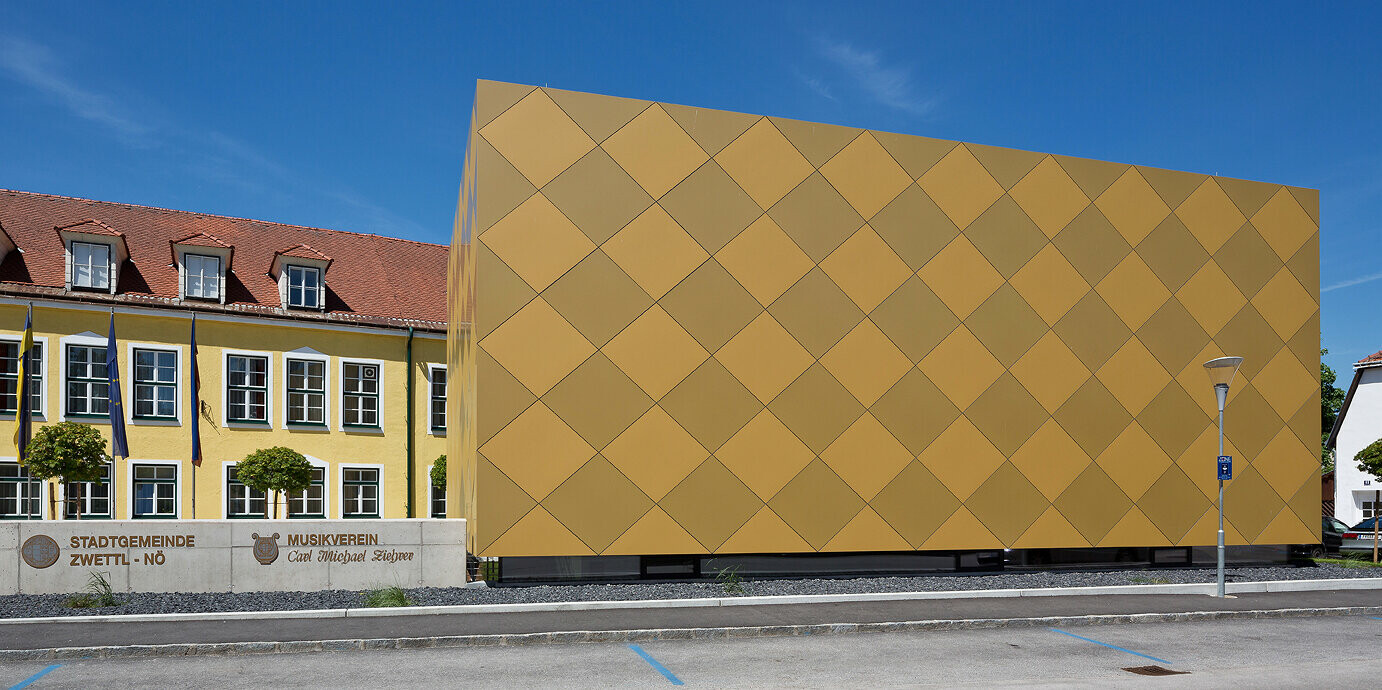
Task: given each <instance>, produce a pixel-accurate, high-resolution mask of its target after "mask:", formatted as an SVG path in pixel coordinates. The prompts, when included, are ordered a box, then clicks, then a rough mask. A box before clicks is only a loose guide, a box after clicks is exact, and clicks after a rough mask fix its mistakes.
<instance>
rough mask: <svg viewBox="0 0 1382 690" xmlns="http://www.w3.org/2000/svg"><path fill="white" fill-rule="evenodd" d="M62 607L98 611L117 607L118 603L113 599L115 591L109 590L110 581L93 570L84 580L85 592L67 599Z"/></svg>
mask: <svg viewBox="0 0 1382 690" xmlns="http://www.w3.org/2000/svg"><path fill="white" fill-rule="evenodd" d="M64 605H65V606H67V608H71V609H99V608H105V607H107V606H119V605H120V601H119V600H117V599H116V598H115V590H114V589H113V588H111V586H110V580H107V579H106V578H105V576H104V575H102V574H101V573H99V572H96V571H95V570H93V571H91V576H90V577H88V578H87V580H86V591H85V592H82V593H81V594H78V595H75V596H73V597H71V598H69V599H68V600H67V601H66V602H64Z"/></svg>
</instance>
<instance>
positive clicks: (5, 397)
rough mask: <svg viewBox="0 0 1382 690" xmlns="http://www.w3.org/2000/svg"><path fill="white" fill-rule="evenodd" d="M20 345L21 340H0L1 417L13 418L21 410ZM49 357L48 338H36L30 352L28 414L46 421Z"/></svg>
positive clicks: (8, 337) (8, 338) (7, 337)
mask: <svg viewBox="0 0 1382 690" xmlns="http://www.w3.org/2000/svg"><path fill="white" fill-rule="evenodd" d="M19 343H20V338H11V337H10V336H5V337H3V338H0V415H8V416H13V415H14V414H15V412H16V411H17V410H18V407H19V399H18V398H17V397H15V389H16V388H18V387H19ZM47 355H48V338H46V337H35V338H34V348H33V349H32V350H30V351H29V395H30V397H29V411H30V412H31V413H32V414H33V416H34V418H36V419H44V418H46V417H47V408H46V407H45V403H46V402H47V400H46V396H45V395H44V385H43V384H44V382H45V381H46V380H47V377H45V376H44V372H45V370H46V369H47V366H46V364H47V361H46V359H45V357H46V356H47Z"/></svg>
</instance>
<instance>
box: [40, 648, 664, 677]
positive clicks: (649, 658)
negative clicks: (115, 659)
mask: <svg viewBox="0 0 1382 690" xmlns="http://www.w3.org/2000/svg"><path fill="white" fill-rule="evenodd" d="M629 649H632V650H633V651H634V653H635V654H637V655H638V656H641V657H643V660H644V661H646V662H648V664H649V665H651V666H652V667H653V669H655V670H656V671H657V672H658V673H661V674H662V677H663V678H666V679H667V680H668V681H671V683H672V685H686V683H683V682H681V679H680V678H678V677H677V676H676V674H675V673H672V672H671V671H670V670H668V669H667V667H666V666H663V665H662V664H659V663H657V659H654V658H653V655H651V654H649V653H647V652H645V651H643V648H642V647H639V646H638V645H636V644H631V645H629ZM44 673H47V671H45V672H44ZM39 675H40V676H41V675H43V674H42V673H40V674H39Z"/></svg>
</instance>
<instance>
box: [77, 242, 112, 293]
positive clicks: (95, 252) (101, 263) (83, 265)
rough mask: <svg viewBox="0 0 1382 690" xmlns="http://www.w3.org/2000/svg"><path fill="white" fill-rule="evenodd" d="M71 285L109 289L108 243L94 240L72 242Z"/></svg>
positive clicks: (90, 288)
mask: <svg viewBox="0 0 1382 690" xmlns="http://www.w3.org/2000/svg"><path fill="white" fill-rule="evenodd" d="M72 287H74V288H78V289H82V290H102V291H109V290H110V245H108V244H97V243H94V242H75V241H74V242H73V243H72Z"/></svg>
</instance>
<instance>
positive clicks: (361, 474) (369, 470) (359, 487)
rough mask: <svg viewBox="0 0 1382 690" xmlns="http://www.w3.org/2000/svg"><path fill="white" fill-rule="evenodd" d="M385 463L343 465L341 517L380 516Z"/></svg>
mask: <svg viewBox="0 0 1382 690" xmlns="http://www.w3.org/2000/svg"><path fill="white" fill-rule="evenodd" d="M383 474H384V466H383V465H342V466H341V517H343V518H377V517H379V516H380V505H379V502H380V487H381V486H382V485H383V482H382V481H381V480H382V479H383Z"/></svg>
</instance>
